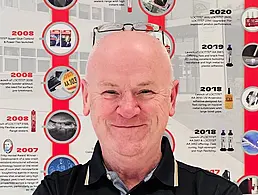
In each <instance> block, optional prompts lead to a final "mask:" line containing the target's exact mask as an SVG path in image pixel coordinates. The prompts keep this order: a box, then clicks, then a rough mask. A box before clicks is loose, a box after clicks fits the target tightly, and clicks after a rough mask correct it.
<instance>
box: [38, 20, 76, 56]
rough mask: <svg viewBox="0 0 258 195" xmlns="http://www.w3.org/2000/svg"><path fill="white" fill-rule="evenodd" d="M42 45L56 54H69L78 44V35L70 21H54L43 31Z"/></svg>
mask: <svg viewBox="0 0 258 195" xmlns="http://www.w3.org/2000/svg"><path fill="white" fill-rule="evenodd" d="M42 42H43V46H44V47H45V49H46V50H47V51H48V52H49V53H50V54H54V55H57V56H64V55H69V54H71V53H72V52H73V51H74V50H75V49H76V48H77V46H78V44H79V35H78V32H77V30H76V29H75V27H74V26H73V25H72V24H70V23H65V22H56V23H52V24H50V25H49V26H48V27H47V28H46V29H45V30H44V32H43V40H42Z"/></svg>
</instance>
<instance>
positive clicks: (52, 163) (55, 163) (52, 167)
mask: <svg viewBox="0 0 258 195" xmlns="http://www.w3.org/2000/svg"><path fill="white" fill-rule="evenodd" d="M77 164H79V163H78V162H77V160H76V159H74V158H73V157H72V156H68V155H58V156H55V157H51V158H50V159H49V160H48V161H47V163H46V165H45V174H47V175H50V174H52V173H53V172H55V171H60V172H62V171H65V170H67V169H70V168H72V167H74V166H75V165H77Z"/></svg>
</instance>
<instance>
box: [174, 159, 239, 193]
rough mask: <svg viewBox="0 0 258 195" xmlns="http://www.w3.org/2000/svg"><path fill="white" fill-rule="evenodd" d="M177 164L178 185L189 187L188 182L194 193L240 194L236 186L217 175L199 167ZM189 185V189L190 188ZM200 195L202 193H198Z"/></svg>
mask: <svg viewBox="0 0 258 195" xmlns="http://www.w3.org/2000/svg"><path fill="white" fill-rule="evenodd" d="M177 163H178V174H179V185H180V184H181V185H182V184H183V185H189V184H186V181H189V182H190V183H191V184H190V185H192V188H193V190H195V191H199V192H200V191H206V192H207V191H210V192H209V193H212V192H215V191H216V192H217V193H218V194H226V195H227V194H230V195H231V194H234V193H235V194H236V195H238V194H241V193H240V191H239V189H238V187H237V185H236V184H235V183H233V182H231V181H229V180H227V179H225V178H223V177H221V176H219V175H216V174H214V173H211V172H210V171H208V170H204V169H202V168H199V167H195V166H191V165H188V164H185V163H183V162H179V161H177ZM190 185H189V187H190ZM200 194H202V193H200Z"/></svg>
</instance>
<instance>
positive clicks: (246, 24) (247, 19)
mask: <svg viewBox="0 0 258 195" xmlns="http://www.w3.org/2000/svg"><path fill="white" fill-rule="evenodd" d="M250 20H251V19H250V18H246V19H245V27H250V25H251V24H250Z"/></svg>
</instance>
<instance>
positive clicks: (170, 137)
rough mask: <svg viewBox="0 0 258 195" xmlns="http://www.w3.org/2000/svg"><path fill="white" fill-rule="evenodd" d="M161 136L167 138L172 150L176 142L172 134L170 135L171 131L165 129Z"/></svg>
mask: <svg viewBox="0 0 258 195" xmlns="http://www.w3.org/2000/svg"><path fill="white" fill-rule="evenodd" d="M163 136H165V137H167V138H168V140H169V143H170V146H171V149H172V151H173V152H174V150H175V145H176V144H175V139H174V136H173V135H172V133H171V132H170V131H169V130H167V129H166V130H165V132H164V135H163Z"/></svg>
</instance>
